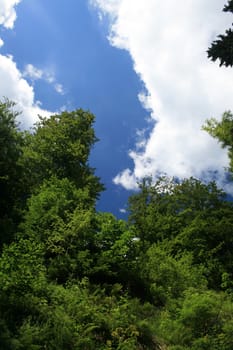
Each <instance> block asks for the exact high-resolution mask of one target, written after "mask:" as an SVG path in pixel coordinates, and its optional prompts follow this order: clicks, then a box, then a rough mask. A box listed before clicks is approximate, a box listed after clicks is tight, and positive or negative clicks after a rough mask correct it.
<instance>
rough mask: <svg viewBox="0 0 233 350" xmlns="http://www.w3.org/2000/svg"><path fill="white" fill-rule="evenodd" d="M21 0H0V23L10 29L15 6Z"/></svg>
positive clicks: (14, 17) (12, 23)
mask: <svg viewBox="0 0 233 350" xmlns="http://www.w3.org/2000/svg"><path fill="white" fill-rule="evenodd" d="M20 1H21V0H0V25H3V26H4V27H5V28H10V29H12V28H13V26H14V22H15V20H16V12H15V6H16V5H18V4H19V3H20Z"/></svg>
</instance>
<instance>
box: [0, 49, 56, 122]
mask: <svg viewBox="0 0 233 350" xmlns="http://www.w3.org/2000/svg"><path fill="white" fill-rule="evenodd" d="M0 96H1V97H7V98H9V99H10V100H12V101H14V102H16V103H17V110H19V111H20V112H22V115H21V118H22V120H21V121H22V123H23V126H24V127H29V126H31V125H32V124H33V123H34V122H35V121H36V120H37V118H38V115H41V116H49V115H51V112H49V111H47V110H44V109H42V108H41V106H40V103H39V102H38V101H35V93H34V90H33V87H32V86H31V85H29V84H28V82H27V81H26V80H25V79H24V78H23V76H22V74H21V72H20V71H19V69H18V68H17V65H16V63H15V62H14V60H13V57H12V56H4V55H0Z"/></svg>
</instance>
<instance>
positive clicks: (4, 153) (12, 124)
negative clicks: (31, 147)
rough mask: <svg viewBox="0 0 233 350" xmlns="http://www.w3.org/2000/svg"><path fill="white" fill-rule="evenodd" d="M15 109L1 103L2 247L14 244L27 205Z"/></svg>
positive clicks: (21, 143) (19, 135)
mask: <svg viewBox="0 0 233 350" xmlns="http://www.w3.org/2000/svg"><path fill="white" fill-rule="evenodd" d="M14 106H15V105H14V103H12V102H10V101H8V100H7V99H6V100H4V101H2V102H1V101H0V194H1V195H0V233H1V234H0V247H1V246H2V244H3V243H9V242H10V241H11V240H12V237H13V235H14V231H15V229H16V227H17V224H18V222H19V220H20V217H21V216H20V211H21V208H22V203H25V200H24V199H25V198H24V197H25V196H24V192H25V189H24V188H23V187H22V174H23V169H22V167H21V166H20V165H19V158H20V156H21V153H22V146H23V141H24V137H23V136H24V135H23V133H22V132H20V131H19V129H18V124H17V122H16V118H17V116H18V113H16V112H15V111H14Z"/></svg>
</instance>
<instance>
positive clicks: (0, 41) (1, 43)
mask: <svg viewBox="0 0 233 350" xmlns="http://www.w3.org/2000/svg"><path fill="white" fill-rule="evenodd" d="M3 45H4V41H3V40H2V39H1V38H0V48H1V47H2V46H3Z"/></svg>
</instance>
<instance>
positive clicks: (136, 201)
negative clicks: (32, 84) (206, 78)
mask: <svg viewBox="0 0 233 350" xmlns="http://www.w3.org/2000/svg"><path fill="white" fill-rule="evenodd" d="M13 107H14V106H13V105H12V104H11V103H10V102H8V101H4V102H2V103H0V143H1V154H0V164H1V168H0V171H1V176H0V186H1V191H2V192H1V198H0V201H1V208H0V209H1V215H0V225H1V256H0V326H1V327H0V348H2V349H4V350H5V349H6V350H8V349H9V350H16V349H17V350H19V349H24V350H25V349H26V350H27V349H28V350H33V349H34V350H40V349H41V350H42V349H49V350H50V349H51V350H53V349H54V350H55V349H56V350H57V349H58V350H59V349H61V350H62V349H67V350H69V349H70V350H71V349H72V350H73V349H80V350H83V349H87V350H91V349H93V350H94V349H103V350H113V349H118V350H120V349H123V350H132V349H139V350H140V349H141V350H143V349H148V350H149V349H152V350H153V349H154V350H163V349H167V350H175V349H176V350H184V349H191V350H197V349H198V350H199V349H203V350H204V349H205V350H206V349H207V350H213V349H218V350H230V349H232V346H233V340H232V331H233V320H232V308H233V303H232V296H233V276H232V261H233V255H232V254H233V253H232V252H233V237H232V232H233V216H232V209H233V208H232V203H231V202H229V201H227V200H226V195H225V193H224V192H223V191H222V190H220V189H218V188H217V186H216V184H215V183H214V182H211V183H209V184H204V183H202V182H201V181H199V180H197V179H194V178H190V179H185V180H183V181H177V180H176V179H168V178H166V177H164V178H161V179H159V180H158V181H157V182H156V183H154V182H153V181H152V179H151V178H147V179H144V181H142V183H141V184H140V189H139V192H137V193H135V194H133V195H132V196H131V198H130V200H129V220H128V221H125V220H119V219H117V218H116V217H114V215H112V214H111V213H102V212H97V210H96V199H97V198H98V196H99V193H100V191H101V190H102V189H103V186H102V184H101V183H100V180H99V178H98V177H96V176H95V173H94V169H92V168H91V167H90V165H89V163H88V158H89V154H90V151H91V148H92V146H93V145H94V143H95V141H96V137H95V134H94V129H93V122H94V116H93V115H92V114H91V113H89V112H84V111H82V110H78V111H74V112H63V113H62V114H61V115H56V116H52V117H51V118H49V119H43V118H40V120H39V122H38V123H37V124H36V125H35V127H34V129H33V130H32V132H31V133H29V132H22V131H21V130H20V129H19V127H18V125H17V122H16V117H17V114H16V113H15V112H14V110H13V109H12V108H13ZM231 118H232V117H231V115H230V114H227V115H226V116H225V119H224V127H223V125H220V124H221V123H219V124H217V122H215V121H211V122H208V128H209V129H210V130H213V131H211V132H212V134H213V136H215V137H217V138H219V140H220V141H221V142H222V143H223V146H224V147H229V149H230V145H231V144H232V141H231V135H230V133H229V132H228V131H229V130H228V129H229V127H230V126H231ZM213 123H215V124H214V126H213V128H212V129H211V127H212V124H213ZM222 124H223V122H222ZM229 125H230V126H229ZM224 128H225V130H227V132H225V131H223V129H224ZM208 131H209V130H208ZM229 155H230V156H231V154H230V153H229Z"/></svg>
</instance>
